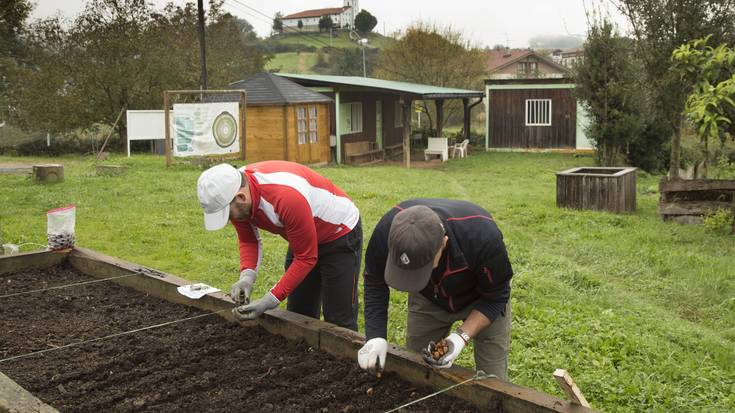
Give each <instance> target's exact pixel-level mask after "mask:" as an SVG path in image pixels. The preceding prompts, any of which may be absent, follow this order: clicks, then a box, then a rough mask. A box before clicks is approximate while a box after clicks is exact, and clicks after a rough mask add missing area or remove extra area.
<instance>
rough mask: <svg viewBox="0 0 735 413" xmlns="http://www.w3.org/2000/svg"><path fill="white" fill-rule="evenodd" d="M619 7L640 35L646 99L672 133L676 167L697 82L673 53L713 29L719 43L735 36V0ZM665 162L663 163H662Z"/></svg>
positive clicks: (640, 0) (628, 1) (636, 2)
mask: <svg viewBox="0 0 735 413" xmlns="http://www.w3.org/2000/svg"><path fill="white" fill-rule="evenodd" d="M616 5H617V7H618V9H619V11H620V12H621V13H622V14H623V15H624V16H625V17H626V18H627V20H628V22H629V24H630V26H631V28H632V32H633V34H634V35H635V38H636V47H637V55H638V56H639V57H640V58H641V60H642V61H643V67H644V70H645V74H646V76H645V82H643V83H642V87H643V88H645V90H646V92H647V95H648V98H647V100H646V105H647V106H649V107H650V109H651V110H652V111H653V115H652V116H651V117H650V118H649V121H650V122H660V125H657V126H656V127H655V129H660V130H662V132H665V136H667V137H669V138H671V141H672V145H671V166H670V167H671V169H672V171H673V170H675V169H676V168H678V165H674V163H676V159H678V156H679V153H678V150H679V144H678V142H679V136H680V135H679V133H680V130H681V126H682V122H681V120H682V119H681V113H682V111H683V109H684V105H685V102H686V96H687V94H688V90H690V87H691V84H687V83H685V82H682V79H681V78H680V76H679V75H678V73H676V71H674V70H672V68H671V66H672V62H671V54H672V52H673V51H674V49H676V48H677V47H679V46H681V45H682V44H685V43H687V42H689V41H692V40H694V39H698V38H702V37H705V36H707V35H712V40H713V41H714V42H715V43H717V44H719V43H726V42H730V43H732V42H733V41H734V40H735V31H734V30H733V21H735V5H734V4H733V2H732V1H730V0H728V1H721V0H619V1H617V2H616ZM656 143H658V142H652V143H651V147H650V149H649V150H650V151H656V152H661V151H662V150H663V149H664V147H663V142H660V144H659V145H656ZM662 166H663V165H662Z"/></svg>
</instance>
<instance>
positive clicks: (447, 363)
mask: <svg viewBox="0 0 735 413" xmlns="http://www.w3.org/2000/svg"><path fill="white" fill-rule="evenodd" d="M444 340H445V341H446V342H447V352H446V353H445V354H444V355H443V356H442V357H441V358H440V359H439V360H434V357H432V356H431V352H432V351H433V350H434V347H435V346H436V344H434V342H433V341H432V342H430V343H429V345H428V346H427V347H426V349H424V351H423V353H422V355H423V356H424V361H425V362H427V363H428V364H430V365H431V366H433V367H436V368H440V369H446V368H449V367H452V363H454V360H456V359H457V357H459V353H461V352H462V349H464V346H465V345H466V344H467V343H465V341H464V340H463V339H462V337H460V335H459V334H457V333H452V334H450V335H449V336H447V338H445V339H444Z"/></svg>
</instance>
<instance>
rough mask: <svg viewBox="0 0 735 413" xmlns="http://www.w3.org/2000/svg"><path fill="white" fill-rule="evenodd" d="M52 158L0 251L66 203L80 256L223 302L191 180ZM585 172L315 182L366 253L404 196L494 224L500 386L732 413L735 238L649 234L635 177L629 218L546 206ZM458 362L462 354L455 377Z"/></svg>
mask: <svg viewBox="0 0 735 413" xmlns="http://www.w3.org/2000/svg"><path fill="white" fill-rule="evenodd" d="M46 161H49V159H38V158H34V159H28V158H11V157H0V162H46ZM53 161H56V162H59V161H60V162H62V163H64V165H65V167H66V170H65V174H66V181H65V182H63V183H60V184H40V183H36V182H34V181H33V180H31V179H30V178H27V177H23V176H14V175H0V205H2V207H1V208H0V228H1V235H2V237H3V239H4V242H13V243H24V242H33V243H39V244H45V232H44V231H45V226H46V218H45V211H46V210H48V209H51V208H54V207H58V206H60V205H65V204H68V203H74V204H76V205H77V208H78V211H77V214H78V215H77V240H78V244H79V245H80V246H84V247H87V248H91V249H94V250H97V251H101V252H103V253H106V254H108V255H112V256H116V257H120V258H123V259H126V260H129V261H132V262H135V263H140V264H144V265H148V266H150V267H153V268H157V269H160V270H163V271H166V272H170V273H174V274H177V275H180V276H183V277H185V278H188V279H190V280H192V281H200V282H207V283H211V284H213V285H216V286H217V287H219V288H222V289H225V290H227V289H228V288H229V285H230V283H231V282H232V281H233V280H234V279H235V278H236V276H237V268H238V261H237V244H236V242H237V241H236V236H235V232H234V230H233V229H232V228H229V227H228V228H226V229H224V230H222V231H217V232H206V231H205V230H204V229H203V226H202V217H201V210H200V208H199V206H198V203H197V200H196V195H195V184H196V179H197V177H198V175H199V173H200V172H201V170H200V169H197V168H196V167H193V166H189V165H184V164H179V165H175V166H173V167H171V168H166V167H165V166H164V160H163V158H160V157H153V156H146V155H140V156H135V157H133V158H130V159H127V158H122V157H116V158H114V159H113V161H114V162H116V163H119V164H125V165H130V166H131V169H130V171H129V172H128V173H127V174H126V175H123V176H118V177H99V176H96V175H95V173H94V166H93V161H92V159H91V158H89V157H86V158H82V157H68V158H61V159H53ZM591 164H592V160H591V158H586V157H582V158H575V157H573V156H571V155H559V154H519V153H482V154H477V153H473V154H471V156H470V157H469V158H467V159H464V160H456V161H454V160H453V161H450V162H449V163H448V164H447V165H446V167H445V168H444V169H441V170H425V169H422V170H419V169H411V170H406V169H402V168H399V167H387V166H377V167H367V168H352V167H328V168H322V169H319V172H320V173H322V174H324V175H325V176H327V177H329V178H331V179H332V180H333V181H334V182H335V183H336V184H338V185H339V186H341V187H342V188H343V189H344V190H345V191H347V193H348V194H350V196H352V197H353V199H354V201H355V202H356V203H357V205H358V207H359V208H360V210H361V213H362V217H363V225H364V226H365V235H366V243H367V237H369V235H370V234H371V233H372V229H373V227H374V225H375V223H376V222H377V221H378V219H379V218H380V217H381V215H382V214H383V213H384V212H385V211H387V210H388V209H389V208H390V207H392V206H393V205H395V204H396V203H397V202H399V201H401V200H404V199H407V198H411V197H448V198H458V199H466V200H471V201H474V202H475V203H477V204H479V205H481V206H483V207H485V208H486V209H487V210H489V211H490V212H491V213H492V214H493V215H494V216H495V218H496V221H497V222H498V224H499V226H500V228H501V230H502V231H503V233H504V235H505V240H506V244H507V246H508V250H509V254H510V257H511V260H512V262H513V266H514V269H515V276H514V280H513V296H512V304H513V336H512V345H511V356H510V372H509V373H510V379H511V381H513V382H515V383H518V384H521V385H524V386H528V387H532V388H536V389H538V390H541V391H544V392H548V393H551V394H555V395H557V396H561V397H563V396H562V393H561V392H560V390H559V389H558V388H557V385H556V383H555V381H554V379H553V378H552V375H551V373H552V372H553V371H554V369H556V368H565V369H567V370H568V371H569V372H570V373H571V374H572V376H573V377H574V378H575V380H576V381H577V383H578V384H579V385H580V387H581V389H582V391H583V392H584V393H585V395H586V397H587V399H588V400H589V401H590V402H591V403H592V405H593V407H595V408H597V409H601V410H604V411H610V412H630V411H659V412H673V411H676V412H691V411H717V412H731V411H735V237H733V236H732V235H722V234H716V233H712V232H708V231H707V230H706V229H705V228H703V227H701V226H680V225H678V224H672V223H664V222H662V221H661V220H660V218H659V217H658V215H657V213H656V203H657V200H658V193H657V182H658V179H659V177H657V176H650V175H648V174H645V173H640V174H639V176H638V210H637V211H636V212H635V213H634V214H630V215H612V214H608V213H600V212H580V211H572V210H564V209H557V208H556V206H555V176H554V172H555V171H560V170H563V169H566V168H569V167H573V166H584V165H591ZM263 235H264V246H265V251H264V258H263V267H262V270H261V274H260V277H259V280H258V282H257V283H256V288H255V292H254V296H255V297H258V296H260V295H261V294H263V293H264V292H265V291H266V290H267V289H268V288H269V287H271V286H272V285H273V284H274V283H275V282H276V280H277V279H278V278H279V277H280V275H281V272H282V270H283V255H284V253H285V250H286V243H285V242H284V241H283V240H281V239H280V238H277V237H276V236H273V235H270V234H263ZM34 248H38V247H35V246H34V245H27V246H25V247H24V248H23V250H24V251H29V250H32V249H34ZM391 303H392V306H391V309H390V324H391V327H390V337H389V339H390V341H393V342H396V343H401V344H402V343H403V342H404V333H405V327H404V326H405V318H406V296H405V295H404V294H397V293H393V294H392V295H391ZM361 312H362V311H361ZM361 317H362V316H361ZM361 325H362V320H361ZM471 360H472V359H471V352H470V351H465V353H464V354H463V357H462V359H461V364H464V365H469V366H471V363H472V361H471Z"/></svg>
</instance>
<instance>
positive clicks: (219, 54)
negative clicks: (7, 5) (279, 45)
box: [11, 0, 266, 143]
mask: <svg viewBox="0 0 735 413" xmlns="http://www.w3.org/2000/svg"><path fill="white" fill-rule="evenodd" d="M221 4H222V3H221V2H211V3H210V9H209V17H208V19H207V22H208V27H207V30H208V36H207V39H208V43H209V47H208V51H207V53H208V58H209V62H210V64H209V78H210V82H209V83H210V84H211V85H212V88H213V89H215V88H220V89H224V88H226V87H227V85H228V84H229V83H230V82H232V81H235V80H240V79H243V78H245V77H247V76H248V75H250V74H252V73H255V72H258V71H262V70H263V65H264V64H265V61H266V58H265V57H264V55H263V53H262V52H261V51H260V49H259V48H258V47H257V41H258V40H257V36H256V35H255V33H254V32H253V31H252V27H251V26H250V25H249V24H248V23H247V22H245V21H243V20H240V19H237V18H235V17H233V16H232V15H230V14H226V13H223V12H222V9H221V7H220V6H221ZM27 42H28V48H27V49H28V52H27V53H28V57H27V60H28V64H26V65H24V66H23V67H21V68H19V70H18V72H17V75H18V82H17V84H16V85H15V86H14V87H13V88H12V93H11V101H12V108H13V117H14V118H15V119H16V120H17V121H18V122H19V123H20V124H21V125H22V126H24V127H25V128H27V129H43V130H50V131H52V132H64V131H68V130H71V129H75V128H79V127H87V126H89V125H91V124H93V123H95V122H104V123H107V124H112V123H113V122H114V120H115V118H116V117H117V114H118V113H119V111H120V110H121V109H122V108H125V107H127V108H130V109H136V108H137V109H144V108H158V107H161V103H162V102H161V100H162V92H163V91H164V90H167V89H193V88H197V87H198V84H199V81H198V79H199V55H198V46H197V9H196V5H195V3H187V4H186V5H185V6H183V7H179V6H175V5H173V4H171V3H169V4H168V5H167V6H166V7H165V8H164V9H163V10H161V11H155V10H153V9H151V7H150V6H148V5H147V3H146V1H145V0H128V1H126V2H120V1H117V0H91V1H89V3H88V4H87V6H86V8H85V9H84V11H83V12H82V13H81V14H80V15H79V17H77V19H76V20H75V21H74V23H73V24H72V25H71V27H69V28H68V29H67V28H65V25H63V24H62V23H61V22H60V21H59V20H58V19H57V18H52V19H47V20H44V21H40V22H37V23H36V24H34V25H32V26H31V27H30V28H29V30H28V37H27ZM124 119H125V118H124V117H123V121H121V122H120V123H119V124H118V126H117V132H118V133H119V135H120V137H121V138H122V142H121V143H124V142H125V141H124V139H125V136H126V125H125V122H124Z"/></svg>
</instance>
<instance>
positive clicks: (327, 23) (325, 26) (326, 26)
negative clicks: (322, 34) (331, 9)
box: [319, 16, 334, 32]
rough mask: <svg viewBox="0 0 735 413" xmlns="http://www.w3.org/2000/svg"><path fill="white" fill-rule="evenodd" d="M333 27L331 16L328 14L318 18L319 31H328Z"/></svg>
mask: <svg viewBox="0 0 735 413" xmlns="http://www.w3.org/2000/svg"><path fill="white" fill-rule="evenodd" d="M333 27H334V22H333V21H332V18H331V17H330V16H322V17H321V19H319V31H322V30H324V31H327V32H328V31H329V30H330V29H332V28H333Z"/></svg>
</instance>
